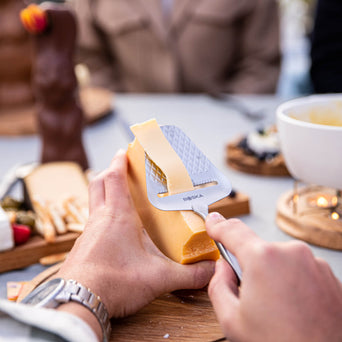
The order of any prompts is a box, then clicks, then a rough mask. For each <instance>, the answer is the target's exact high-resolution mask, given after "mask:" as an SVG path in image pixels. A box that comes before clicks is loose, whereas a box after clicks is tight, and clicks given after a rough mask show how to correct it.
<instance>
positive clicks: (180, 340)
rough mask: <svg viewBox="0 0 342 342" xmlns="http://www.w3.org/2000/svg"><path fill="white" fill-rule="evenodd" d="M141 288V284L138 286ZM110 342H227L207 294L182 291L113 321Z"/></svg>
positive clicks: (44, 274) (42, 278) (48, 273)
mask: <svg viewBox="0 0 342 342" xmlns="http://www.w3.org/2000/svg"><path fill="white" fill-rule="evenodd" d="M60 265H61V264H57V265H55V266H52V267H50V268H48V269H47V270H45V271H44V272H42V273H40V274H39V275H38V276H36V277H35V278H34V279H33V280H32V281H30V282H28V283H27V284H25V286H24V289H23V290H22V292H21V295H20V297H19V299H18V301H21V300H22V299H23V298H24V297H25V296H26V295H27V294H28V293H29V292H31V291H32V290H33V289H34V288H35V287H36V286H38V285H39V284H41V283H43V282H45V281H46V280H47V279H49V278H50V277H51V276H53V275H54V274H55V273H56V272H57V271H58V270H59V268H60ZM137 286H139V284H137ZM110 341H111V342H134V341H147V342H148V341H153V342H155V341H174V342H176V341H177V342H213V341H216V342H218V341H226V339H225V338H224V335H223V333H222V331H221V328H220V326H219V324H218V322H217V319H216V316H215V312H214V309H213V307H212V305H211V302H210V300H209V297H208V294H207V290H206V289H201V290H182V291H176V292H173V293H168V294H165V295H162V296H160V297H159V298H157V299H156V300H154V301H153V302H152V303H150V304H149V305H147V306H145V307H144V308H143V309H142V310H140V311H139V312H138V313H136V314H135V315H132V316H129V317H126V318H123V319H119V320H112V334H111V338H110Z"/></svg>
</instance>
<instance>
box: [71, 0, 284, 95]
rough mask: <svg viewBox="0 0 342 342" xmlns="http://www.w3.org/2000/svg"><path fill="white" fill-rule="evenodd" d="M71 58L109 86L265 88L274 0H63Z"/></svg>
mask: <svg viewBox="0 0 342 342" xmlns="http://www.w3.org/2000/svg"><path fill="white" fill-rule="evenodd" d="M71 3H72V4H73V6H74V8H75V12H76V14H77V16H78V20H79V28H80V35H79V57H80V58H79V59H80V61H81V62H83V63H85V64H86V65H87V66H88V67H89V69H90V74H91V77H92V84H93V85H96V86H101V87H106V88H109V89H112V90H113V91H116V92H142V93H144V92H157V93H175V92H176V93H180V92H192V93H202V92H205V93H213V94H218V93H221V92H226V93H255V94H258V93H273V92H274V91H275V90H276V86H277V82H278V76H279V70H280V46H279V45H280V44H279V13H278V4H277V2H276V1H275V0H254V1H251V0H229V1H228V0H148V1H141V0H131V1H126V0H116V1H110V0H71Z"/></svg>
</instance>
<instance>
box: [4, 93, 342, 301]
mask: <svg viewBox="0 0 342 342" xmlns="http://www.w3.org/2000/svg"><path fill="white" fill-rule="evenodd" d="M240 100H241V101H243V103H245V104H246V106H248V108H250V109H260V108H264V109H265V112H266V113H267V118H266V119H265V120H262V121H252V120H250V119H248V118H246V117H245V116H243V115H242V114H241V113H239V112H238V111H236V110H235V109H233V108H231V107H229V106H227V105H226V104H225V103H224V102H219V101H217V100H214V99H212V98H209V97H207V96H202V95H116V96H115V99H114V113H113V114H112V115H111V116H109V117H107V118H105V119H103V120H102V121H100V122H98V123H96V124H94V125H91V126H89V127H87V128H86V129H85V131H84V143H85V146H86V150H87V153H88V158H89V161H90V165H91V168H92V169H94V170H102V169H104V168H106V167H107V166H108V165H109V163H110V160H111V158H112V157H113V155H114V154H115V152H116V151H117V150H118V149H119V148H124V149H126V148H127V144H128V143H129V141H130V137H129V134H128V132H127V127H126V128H125V125H124V124H123V122H124V121H125V122H126V123H128V124H134V123H138V122H142V121H145V120H147V119H150V118H156V119H157V121H158V123H159V124H171V125H176V126H178V127H180V128H181V129H182V130H183V131H184V132H185V133H186V134H187V135H188V136H189V137H190V138H191V139H192V140H193V142H194V143H195V144H196V145H197V146H198V147H199V148H200V149H201V150H202V151H203V152H204V153H205V154H206V155H207V156H208V157H209V159H210V160H211V161H212V162H213V163H214V164H215V165H216V166H217V167H218V168H219V169H220V170H221V171H223V172H224V173H225V174H226V176H227V177H228V178H229V179H230V181H231V182H232V185H233V188H234V189H236V190H237V191H241V192H244V193H246V194H248V195H249V196H250V206H251V214H250V215H245V216H243V217H241V219H242V220H243V221H244V222H245V223H246V224H248V225H249V226H250V227H251V228H252V229H253V230H254V231H255V232H256V233H257V234H258V235H259V236H260V237H262V238H263V239H265V240H268V241H288V240H290V239H292V237H290V236H288V235H286V234H285V233H283V232H282V231H281V230H280V229H279V228H278V227H277V226H276V224H275V216H276V204H277V200H278V199H279V197H280V195H282V194H283V193H284V192H286V191H288V190H291V188H292V187H293V180H292V179H291V178H290V177H263V176H255V175H249V174H244V173H241V172H237V171H234V170H232V169H230V168H228V166H227V165H226V162H225V145H226V143H227V142H228V141H230V140H231V139H233V138H235V137H236V136H237V135H240V134H246V133H248V132H249V131H251V130H254V129H255V128H258V127H262V126H264V125H268V124H271V123H274V122H275V109H276V107H277V105H278V104H279V103H280V102H282V101H281V99H277V98H275V97H271V96H243V97H240ZM39 149H40V142H39V137H38V136H25V137H15V138H13V137H11V138H9V137H0V156H1V163H0V179H1V177H3V176H4V174H5V172H6V171H7V170H8V169H10V168H11V167H12V166H13V165H15V164H17V163H24V162H30V161H33V160H39ZM19 191H20V190H19V189H17V192H16V193H15V194H17V195H18V196H20V193H19ZM311 248H312V251H313V253H314V254H315V255H316V256H319V257H321V258H323V259H325V260H326V261H327V262H328V263H329V264H330V266H331V267H332V269H333V271H334V273H335V275H336V276H337V277H338V278H339V279H340V280H342V251H333V250H329V249H325V248H319V247H315V246H311ZM0 258H1V253H0ZM42 270H44V267H43V266H41V265H38V264H36V265H33V266H30V267H28V268H25V269H22V270H16V271H12V272H7V273H2V274H0V298H5V297H6V282H7V281H19V280H30V279H32V278H33V277H34V276H35V275H37V274H38V273H40V272H41V271H42Z"/></svg>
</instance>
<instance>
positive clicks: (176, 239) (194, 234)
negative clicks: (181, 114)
mask: <svg viewBox="0 0 342 342" xmlns="http://www.w3.org/2000/svg"><path fill="white" fill-rule="evenodd" d="M131 129H132V132H133V133H134V135H135V136H136V139H135V140H134V141H133V142H132V143H131V144H130V145H129V146H128V150H127V156H128V161H129V165H128V182H129V187H130V192H131V194H132V197H133V201H134V204H135V206H136V209H137V211H138V213H139V215H140V218H141V220H142V222H143V225H144V227H145V229H146V230H147V232H148V233H149V235H150V237H151V239H152V240H153V241H154V243H155V244H156V245H157V246H158V248H159V249H160V250H161V251H162V252H163V253H164V254H165V255H166V256H168V257H169V258H171V259H172V260H174V261H177V262H179V263H182V264H186V263H193V262H197V261H200V260H216V259H217V258H218V257H219V252H218V250H217V248H216V246H215V243H214V241H213V240H212V239H210V238H209V236H208V235H207V232H206V229H205V224H204V221H203V219H202V218H201V217H200V216H198V215H197V214H195V213H194V212H192V211H163V210H159V209H157V208H155V207H154V206H153V205H152V204H151V203H150V202H149V200H148V197H147V190H146V178H145V151H146V153H147V154H148V156H149V157H150V158H151V159H152V161H153V162H154V163H155V164H156V165H157V166H158V167H159V168H160V169H161V170H162V171H163V173H164V174H165V176H166V182H167V188H168V192H169V194H174V193H179V192H184V191H189V190H192V189H193V184H192V181H191V178H190V176H189V174H188V172H187V170H186V168H185V166H184V164H183V163H182V161H181V159H180V158H179V156H178V155H177V153H176V152H175V151H174V150H173V148H172V146H171V145H170V143H169V142H168V141H167V139H166V138H165V136H164V134H163V132H162V131H161V129H160V127H159V125H158V124H157V122H156V120H149V121H146V122H144V123H142V124H138V125H134V126H132V127H131Z"/></svg>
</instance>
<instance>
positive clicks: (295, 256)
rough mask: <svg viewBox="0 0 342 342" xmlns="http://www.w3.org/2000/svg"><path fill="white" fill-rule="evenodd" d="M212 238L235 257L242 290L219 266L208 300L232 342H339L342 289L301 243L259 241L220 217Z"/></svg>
mask: <svg viewBox="0 0 342 342" xmlns="http://www.w3.org/2000/svg"><path fill="white" fill-rule="evenodd" d="M206 224H207V230H208V233H209V235H210V236H211V237H212V238H213V239H215V240H218V241H220V242H222V243H223V244H224V245H225V246H226V247H227V249H228V250H230V251H231V252H232V253H233V254H235V255H236V257H237V259H238V260H239V263H240V265H241V268H242V272H243V279H242V285H241V286H240V287H238V285H237V280H236V277H235V275H234V273H233V271H232V269H231V268H230V267H229V265H228V264H227V263H226V262H224V261H223V260H219V261H218V262H217V266H216V270H215V275H214V277H213V278H212V280H211V282H210V284H209V296H210V298H211V300H212V303H213V305H214V308H215V311H216V314H217V317H218V319H219V322H220V324H221V326H222V328H223V331H224V333H225V335H226V336H227V338H228V339H229V341H232V342H234V341H252V340H253V341H273V340H274V339H275V338H276V340H277V341H292V342H294V341H300V342H306V341H310V342H311V341H322V342H323V341H336V342H337V341H341V340H342V329H341V322H342V284H341V283H340V282H339V281H338V279H337V278H336V277H335V276H334V274H333V273H332V271H331V269H330V267H329V266H328V264H327V263H326V262H325V261H323V260H321V259H318V258H315V257H314V256H313V255H312V253H311V250H310V248H309V247H308V245H306V244H305V243H302V242H298V241H291V242H286V243H277V242H276V243H270V242H266V241H263V240H261V239H260V238H259V237H258V236H257V235H255V234H254V232H253V231H252V230H250V229H249V228H248V227H247V226H246V225H244V224H243V223H242V222H241V221H239V220H236V219H232V220H225V219H224V218H223V217H221V216H220V215H219V214H217V213H213V214H211V215H209V217H208V218H207V221H206Z"/></svg>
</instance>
